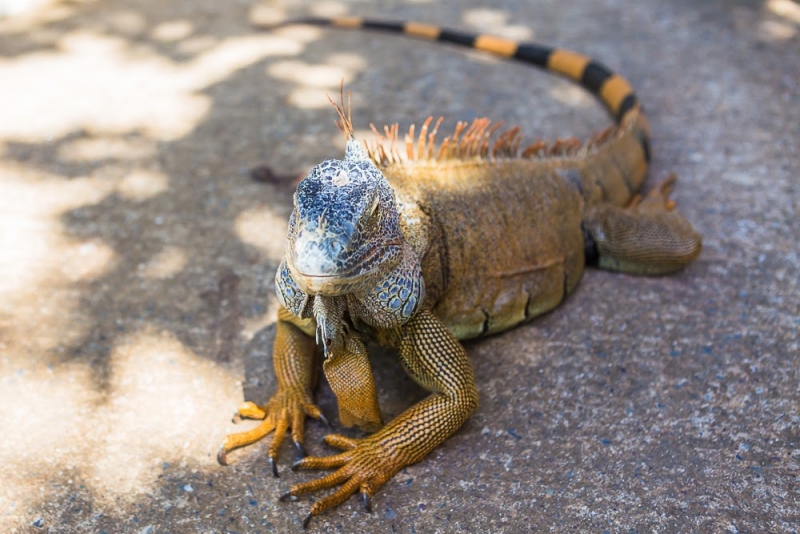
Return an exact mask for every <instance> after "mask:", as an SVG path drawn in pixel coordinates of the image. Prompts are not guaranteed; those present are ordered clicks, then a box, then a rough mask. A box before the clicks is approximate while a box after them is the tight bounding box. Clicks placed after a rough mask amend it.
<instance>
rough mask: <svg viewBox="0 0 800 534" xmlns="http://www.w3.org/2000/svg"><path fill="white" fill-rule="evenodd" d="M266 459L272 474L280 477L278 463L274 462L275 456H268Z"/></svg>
mask: <svg viewBox="0 0 800 534" xmlns="http://www.w3.org/2000/svg"><path fill="white" fill-rule="evenodd" d="M267 461H268V462H269V468H270V469H271V470H272V476H274V477H275V478H281V476H280V475H279V474H278V464H277V463H275V458H272V457H269V458H267Z"/></svg>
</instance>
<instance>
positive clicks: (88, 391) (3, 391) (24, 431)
mask: <svg viewBox="0 0 800 534" xmlns="http://www.w3.org/2000/svg"><path fill="white" fill-rule="evenodd" d="M18 356H19V355H18V354H12V355H10V356H9V355H8V354H7V353H6V354H4V357H3V358H2V364H3V365H2V366H0V368H3V373H2V376H3V382H2V387H0V466H1V467H0V476H1V477H2V480H3V483H2V484H0V510H4V511H7V510H11V509H15V508H16V506H15V505H17V506H18V505H19V504H26V503H27V504H30V503H33V502H36V501H37V500H38V498H39V488H40V487H44V486H45V485H46V484H47V483H48V481H49V480H51V477H52V476H53V475H54V474H55V473H59V472H60V471H61V470H62V469H63V467H64V466H65V465H70V464H75V463H76V462H77V460H78V459H81V460H83V459H86V458H90V457H91V450H90V449H89V447H88V445H89V444H88V443H87V440H86V438H87V432H88V431H90V429H91V428H92V426H93V425H94V421H96V417H94V416H93V413H92V405H93V404H95V403H96V402H97V395H96V394H95V393H93V388H92V387H91V386H90V384H91V379H90V377H89V373H90V371H89V369H88V368H87V367H86V366H83V365H62V366H58V367H56V368H52V367H50V368H49V369H48V371H45V370H44V369H40V368H28V369H25V368H24V367H22V366H23V365H25V363H27V362H25V363H23V362H20V361H15V360H18V359H19V358H18ZM15 367H16V368H18V369H17V371H16V372H12V371H11V369H13V368H15ZM15 511H18V512H24V510H15ZM2 520H3V517H0V525H2Z"/></svg>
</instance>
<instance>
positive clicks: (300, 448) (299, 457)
mask: <svg viewBox="0 0 800 534" xmlns="http://www.w3.org/2000/svg"><path fill="white" fill-rule="evenodd" d="M294 448H295V449H297V456H296V457H295V459H294V461H295V462H299V461H300V460H302V459H303V458H305V457H306V456H308V453H306V449H305V447H303V444H302V443H300V442H299V441H295V442H294Z"/></svg>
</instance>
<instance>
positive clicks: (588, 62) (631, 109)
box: [272, 17, 650, 159]
mask: <svg viewBox="0 0 800 534" xmlns="http://www.w3.org/2000/svg"><path fill="white" fill-rule="evenodd" d="M290 24H309V25H314V26H331V27H336V28H349V29H364V30H373V31H378V32H384V33H395V34H401V35H408V36H411V37H417V38H420V39H425V40H428V41H438V42H443V43H451V44H454V45H457V46H462V47H466V48H472V49H475V50H482V51H484V52H488V53H490V54H493V55H496V56H500V57H504V58H508V59H514V60H516V61H520V62H522V63H527V64H529V65H535V66H536V67H539V68H541V69H544V70H547V71H550V72H554V73H557V74H560V75H562V76H565V77H566V78H569V79H570V80H572V81H574V82H576V83H578V84H580V85H581V86H583V87H584V88H586V89H587V90H588V91H589V92H591V93H592V94H593V95H595V96H596V97H597V98H598V99H599V100H600V101H601V102H602V103H603V104H604V105H605V107H606V108H607V109H608V111H609V113H611V115H612V116H613V117H614V119H615V120H616V122H617V123H618V124H625V121H626V119H627V117H629V116H630V115H631V114H632V113H635V114H637V115H638V114H641V106H640V104H639V100H638V98H637V97H636V93H634V91H633V89H632V88H631V85H630V84H629V83H628V81H627V80H626V79H625V78H623V77H622V76H620V75H619V74H616V73H614V72H613V71H612V70H611V69H609V68H608V67H606V66H605V65H603V64H602V63H600V62H598V61H595V60H593V59H591V58H589V57H587V56H584V55H582V54H579V53H577V52H572V51H570V50H565V49H561V48H553V47H549V46H544V45H540V44H537V43H531V42H517V41H514V40H511V39H505V38H502V37H495V36H493V35H486V34H479V33H472V32H464V31H459V30H452V29H448V28H442V27H440V26H436V25H433V24H424V23H419V22H408V21H388V20H378V19H368V18H361V17H334V18H324V17H304V18H297V19H292V20H289V21H286V22H284V23H281V24H279V25H278V26H286V25H290ZM272 27H275V26H272ZM643 129H644V130H645V131H643V132H642V133H641V135H642V145H643V148H644V150H645V157H646V158H647V159H649V156H650V153H649V152H650V151H649V132H648V131H646V123H645V124H644V128H643Z"/></svg>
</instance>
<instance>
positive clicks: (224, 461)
mask: <svg viewBox="0 0 800 534" xmlns="http://www.w3.org/2000/svg"><path fill="white" fill-rule="evenodd" d="M217 462H219V465H228V451H226V450H225V444H224V443H223V444H222V445H220V446H219V451H217Z"/></svg>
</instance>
